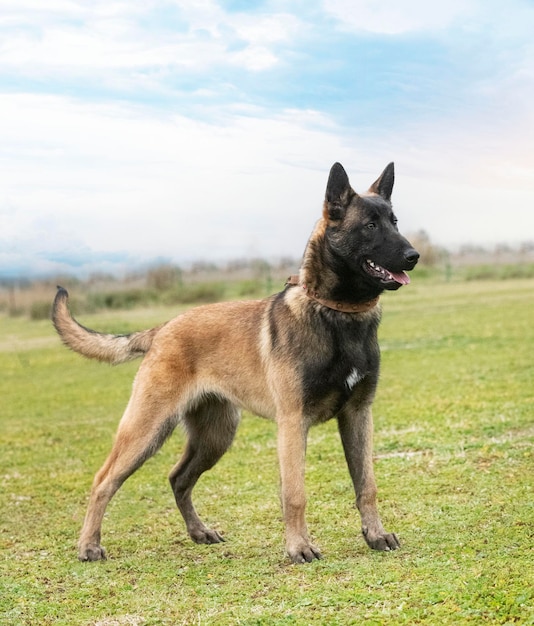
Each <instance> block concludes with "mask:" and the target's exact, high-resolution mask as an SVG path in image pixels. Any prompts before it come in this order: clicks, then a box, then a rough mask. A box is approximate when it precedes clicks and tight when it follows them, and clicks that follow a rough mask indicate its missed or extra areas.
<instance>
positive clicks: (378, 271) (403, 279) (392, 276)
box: [363, 259, 410, 285]
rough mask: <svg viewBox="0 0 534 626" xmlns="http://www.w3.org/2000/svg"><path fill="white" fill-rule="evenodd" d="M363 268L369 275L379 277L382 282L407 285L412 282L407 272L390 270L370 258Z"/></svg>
mask: <svg viewBox="0 0 534 626" xmlns="http://www.w3.org/2000/svg"><path fill="white" fill-rule="evenodd" d="M363 268H364V270H365V271H366V272H367V273H368V274H369V276H372V277H373V278H377V279H378V280H380V281H381V282H382V283H386V284H391V283H398V284H399V285H407V284H408V283H409V282H410V277H409V276H408V274H407V273H406V272H390V271H389V270H387V269H385V268H383V267H382V266H380V265H378V263H375V262H374V261H371V260H370V259H367V260H366V261H365V263H364V265H363Z"/></svg>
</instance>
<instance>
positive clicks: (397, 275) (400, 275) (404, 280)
mask: <svg viewBox="0 0 534 626" xmlns="http://www.w3.org/2000/svg"><path fill="white" fill-rule="evenodd" d="M389 273H390V274H391V276H393V278H394V279H395V280H396V281H397V282H398V283H400V284H401V285H408V284H409V282H410V277H409V276H408V274H407V273H406V272H389Z"/></svg>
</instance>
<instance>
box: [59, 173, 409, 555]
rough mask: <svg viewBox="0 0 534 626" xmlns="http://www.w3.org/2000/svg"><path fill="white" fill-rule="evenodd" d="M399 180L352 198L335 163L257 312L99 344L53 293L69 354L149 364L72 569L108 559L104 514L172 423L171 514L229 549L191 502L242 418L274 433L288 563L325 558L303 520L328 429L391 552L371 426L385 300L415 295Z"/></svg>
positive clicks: (226, 313) (202, 310)
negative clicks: (311, 444)
mask: <svg viewBox="0 0 534 626" xmlns="http://www.w3.org/2000/svg"><path fill="white" fill-rule="evenodd" d="M393 181H394V168H393V163H390V164H389V165H388V166H387V167H386V169H385V170H384V172H383V173H382V174H381V176H380V177H379V178H378V180H377V181H375V182H374V183H373V184H372V185H371V187H370V189H369V190H368V191H367V192H366V193H363V194H361V195H360V194H357V193H356V192H355V191H354V190H353V189H352V188H351V186H350V184H349V179H348V177H347V174H346V173H345V170H344V169H343V167H342V166H341V165H340V164H339V163H335V164H334V165H333V167H332V169H331V171H330V176H329V179H328V184H327V188H326V197H325V201H324V205H323V211H322V217H321V218H320V219H319V221H318V222H317V224H316V226H315V229H314V230H313V232H312V235H311V237H310V239H309V241H308V244H307V246H306V249H305V252H304V256H303V260H302V265H301V268H300V273H299V274H298V276H292V277H290V279H289V280H288V283H287V284H286V286H285V288H284V290H283V291H281V292H280V293H277V294H275V295H273V296H271V297H268V298H266V299H264V300H258V301H250V302H227V303H219V304H210V305H206V306H200V307H197V308H195V309H193V310H192V311H190V312H186V313H184V314H182V315H179V316H178V317H176V318H174V319H173V320H171V321H170V322H167V323H165V324H162V325H161V326H158V327H157V328H152V329H150V330H145V331H141V332H136V333H132V334H130V335H107V334H102V333H98V332H95V331H93V330H89V329H87V328H85V327H83V326H81V325H80V324H78V322H76V320H74V318H73V317H72V316H71V314H70V313H69V309H68V307H67V300H68V294H67V292H66V291H65V290H64V289H63V288H61V287H59V288H58V292H57V295H56V298H55V301H54V307H53V323H54V325H55V327H56V329H57V331H58V333H59V335H60V337H61V339H62V340H63V342H64V343H65V344H66V345H67V346H68V347H69V348H71V349H72V350H75V351H76V352H79V353H80V354H82V355H84V356H86V357H89V358H93V359H99V360H100V361H106V362H107V363H112V364H118V363H123V362H125V361H129V360H131V359H135V358H137V357H141V356H144V359H143V361H142V363H141V366H140V368H139V372H138V374H137V376H136V378H135V382H134V385H133V390H132V395H131V398H130V401H129V402H128V405H127V407H126V410H125V413H124V415H123V417H122V420H121V422H120V424H119V427H118V432H117V435H116V439H115V443H114V445H113V447H112V450H111V453H110V455H109V456H108V458H107V460H106V461H105V463H104V465H103V466H102V468H101V469H100V470H99V471H98V473H97V474H96V476H95V479H94V482H93V487H92V491H91V495H90V499H89V506H88V510H87V515H86V517H85V522H84V525H83V529H82V532H81V536H80V540H79V558H80V560H82V561H96V560H98V559H102V558H105V555H106V553H105V550H104V548H103V547H102V546H101V545H100V531H101V524H102V518H103V516H104V512H105V509H106V506H107V504H108V502H109V501H110V499H111V498H112V497H113V495H114V494H115V492H116V491H117V490H118V489H119V487H120V486H121V485H122V483H123V482H124V481H125V480H126V479H127V478H128V477H129V476H130V475H131V474H133V472H135V471H136V470H137V469H138V468H139V467H141V465H142V464H143V463H144V462H145V461H146V460H147V459H148V458H149V457H151V456H152V455H153V454H154V453H155V452H156V451H157V450H158V449H159V448H160V446H161V445H162V444H163V442H164V441H165V440H166V439H167V437H169V435H170V434H171V433H172V432H173V430H174V428H175V427H176V425H177V424H178V423H181V424H183V426H184V428H185V431H186V433H187V437H188V440H187V445H186V448H185V452H184V454H183V456H182V458H181V460H180V462H179V463H178V464H177V465H176V466H175V467H174V468H173V469H172V471H171V473H170V475H169V480H170V483H171V487H172V490H173V492H174V497H175V499H176V504H177V505H178V509H179V510H180V512H181V514H182V516H183V518H184V520H185V524H186V527H187V531H188V533H189V535H190V537H191V539H192V540H193V541H195V542H197V543H207V544H210V543H218V542H220V541H223V537H222V536H221V535H220V534H219V533H218V532H217V531H215V530H212V529H210V528H208V527H207V526H205V524H204V523H203V522H202V521H201V519H200V518H199V516H198V514H197V512H196V511H195V508H194V506H193V502H192V500H191V492H192V490H193V487H194V486H195V484H196V482H197V481H198V479H199V478H200V476H201V475H202V473H203V472H205V471H206V470H208V469H210V468H211V467H213V466H214V465H215V463H217V461H218V460H219V459H220V458H221V457H222V455H223V454H224V453H225V452H226V450H228V448H229V446H230V444H231V443H232V440H233V438H234V435H235V432H236V429H237V426H238V423H239V418H240V411H241V409H246V410H248V411H251V412H252V413H255V414H257V415H261V416H263V417H267V418H271V419H274V420H276V423H277V433H278V434H277V450H278V458H279V464H280V476H281V501H282V509H283V516H284V521H285V533H286V549H287V553H288V554H289V557H290V558H291V559H292V560H293V561H294V562H295V563H304V562H311V561H313V560H314V559H319V558H321V553H320V552H319V550H318V549H317V547H315V546H314V545H313V544H312V543H311V541H310V538H309V536H308V530H307V528H306V522H305V518H304V509H305V505H306V497H305V491H304V460H305V453H306V438H307V433H308V430H309V428H310V427H311V426H313V425H315V424H318V423H320V422H324V421H326V420H329V419H332V418H337V422H338V427H339V432H340V435H341V440H342V443H343V448H344V451H345V457H346V460H347V464H348V468H349V472H350V475H351V478H352V481H353V484H354V490H355V493H356V505H357V508H358V509H359V512H360V516H361V521H362V532H363V536H364V537H365V540H366V542H367V544H368V545H369V546H370V547H371V548H373V549H375V550H395V549H396V548H398V547H399V541H398V539H397V536H396V535H395V534H394V533H388V532H386V531H385V530H384V527H383V526H382V522H381V521H380V517H379V515H378V510H377V505H376V486H375V480H374V475H373V463H372V436H373V423H372V414H371V404H372V402H373V397H374V395H375V389H376V386H377V381H378V370H379V360H380V353H379V348H378V343H377V328H378V324H379V322H380V315H381V309H380V305H379V302H378V300H379V296H380V294H381V293H382V292H383V291H384V290H385V289H389V290H394V289H398V288H399V287H400V286H401V285H406V284H407V283H409V282H410V280H409V278H408V275H407V274H406V273H405V270H411V269H413V268H414V266H415V264H416V263H417V260H418V258H419V254H418V252H417V251H416V250H414V248H413V247H412V246H411V244H410V243H409V242H408V241H407V240H406V239H405V238H404V237H403V236H401V235H400V234H399V231H398V229H397V219H396V217H395V215H394V213H393V210H392V206H391V201H390V200H391V192H392V189H393Z"/></svg>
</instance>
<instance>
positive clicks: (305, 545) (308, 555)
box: [287, 540, 323, 563]
mask: <svg viewBox="0 0 534 626" xmlns="http://www.w3.org/2000/svg"><path fill="white" fill-rule="evenodd" d="M287 553H288V555H289V558H290V559H291V560H292V561H293V563H311V562H312V561H315V560H316V559H317V560H319V559H322V558H323V556H322V554H321V553H320V552H319V550H318V549H317V548H316V547H315V546H314V545H312V544H311V543H310V542H309V541H305V540H301V541H299V542H296V543H295V544H292V545H288V546H287Z"/></svg>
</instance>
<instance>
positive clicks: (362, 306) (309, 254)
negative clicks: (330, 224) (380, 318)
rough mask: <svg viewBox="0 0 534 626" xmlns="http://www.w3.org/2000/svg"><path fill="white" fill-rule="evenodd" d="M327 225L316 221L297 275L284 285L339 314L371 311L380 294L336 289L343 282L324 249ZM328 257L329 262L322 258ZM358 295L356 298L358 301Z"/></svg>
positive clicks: (331, 256)
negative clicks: (297, 287) (299, 291)
mask: <svg viewBox="0 0 534 626" xmlns="http://www.w3.org/2000/svg"><path fill="white" fill-rule="evenodd" d="M326 229H327V222H326V220H325V219H324V218H323V219H321V220H319V221H318V222H317V224H316V226H315V229H314V230H313V232H312V234H311V236H310V239H309V241H308V244H307V246H306V250H305V251H304V258H303V260H302V266H301V269H300V274H299V275H295V276H290V277H289V279H288V281H287V283H286V284H287V285H294V286H299V287H300V288H301V289H302V291H303V292H304V293H305V294H306V295H307V296H308V298H310V299H311V300H314V301H315V302H318V303H319V304H322V305H323V306H325V307H328V308H329V309H333V310H334V311H341V312H343V313H364V312H366V311H370V310H371V309H373V308H374V307H375V306H376V305H377V304H378V300H379V294H380V291H378V292H377V291H375V292H374V293H365V292H364V293H362V294H356V293H353V292H352V290H349V291H350V293H346V289H340V286H341V284H343V283H344V282H345V281H344V280H343V279H342V278H341V272H342V268H341V267H340V268H339V272H340V275H338V272H337V271H336V270H335V267H336V262H335V258H334V253H333V252H332V251H331V250H329V248H328V246H327V245H326V241H325V240H326ZM326 257H329V258H326ZM358 295H360V297H358Z"/></svg>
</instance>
